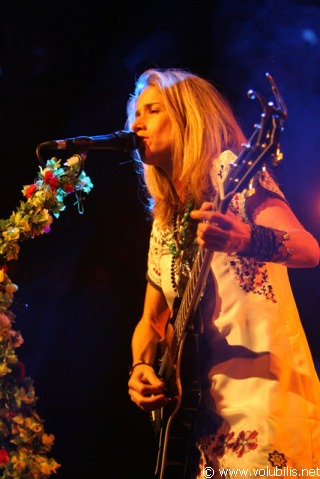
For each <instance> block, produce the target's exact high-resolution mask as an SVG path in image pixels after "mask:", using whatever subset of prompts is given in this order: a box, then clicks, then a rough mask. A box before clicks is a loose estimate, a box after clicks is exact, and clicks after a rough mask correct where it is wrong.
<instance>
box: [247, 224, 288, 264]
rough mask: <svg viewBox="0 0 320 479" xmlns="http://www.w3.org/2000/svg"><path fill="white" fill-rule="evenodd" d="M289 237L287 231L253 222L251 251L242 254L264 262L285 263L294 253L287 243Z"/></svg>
mask: <svg viewBox="0 0 320 479" xmlns="http://www.w3.org/2000/svg"><path fill="white" fill-rule="evenodd" d="M288 239H290V236H289V234H288V233H286V232H285V231H280V230H277V229H273V228H267V227H265V226H260V225H255V224H252V225H251V248H250V251H248V252H247V253H240V256H250V257H252V258H255V259H256V260H258V261H263V262H269V261H271V262H273V263H285V262H286V261H287V260H288V258H289V257H290V256H291V255H292V251H291V250H290V249H288V248H287V247H286V245H285V241H287V240H288Z"/></svg>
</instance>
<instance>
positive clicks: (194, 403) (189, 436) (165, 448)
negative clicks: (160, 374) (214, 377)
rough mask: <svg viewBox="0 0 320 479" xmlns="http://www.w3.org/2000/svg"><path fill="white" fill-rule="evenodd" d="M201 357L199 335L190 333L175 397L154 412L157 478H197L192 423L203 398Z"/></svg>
mask: <svg viewBox="0 0 320 479" xmlns="http://www.w3.org/2000/svg"><path fill="white" fill-rule="evenodd" d="M165 342H166V340H164V343H163V344H162V345H161V346H164V344H165ZM197 358H198V335H197V334H196V333H193V332H187V333H185V334H184V336H183V339H182V341H181V344H180V348H179V352H178V359H177V362H176V365H175V368H174V375H173V376H172V386H173V389H172V391H171V394H170V395H171V396H172V398H171V399H170V401H169V402H168V404H167V405H166V406H165V407H163V408H161V409H159V410H157V411H154V412H153V413H152V425H153V428H154V432H155V434H156V439H157V444H158V452H157V462H156V468H155V476H154V477H155V478H156V479H177V478H179V479H192V478H195V477H196V471H197V467H198V462H199V461H198V451H197V450H196V448H195V446H194V440H193V431H192V426H193V422H194V415H195V414H196V411H197V409H198V406H199V403H200V399H201V390H200V381H199V370H198V360H197ZM182 385H183V388H182ZM186 459H188V460H186Z"/></svg>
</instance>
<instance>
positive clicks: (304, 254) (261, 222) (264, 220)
mask: <svg viewBox="0 0 320 479" xmlns="http://www.w3.org/2000/svg"><path fill="white" fill-rule="evenodd" d="M251 216H252V218H253V222H252V223H253V225H256V226H257V227H258V228H257V229H259V226H261V227H265V228H267V229H269V228H270V229H271V230H275V232H276V235H277V238H283V245H282V247H283V248H284V250H283V251H282V252H281V254H277V251H276V250H275V251H274V253H275V254H274V255H270V256H272V258H269V259H267V260H266V261H274V262H281V263H283V264H285V265H286V266H287V267H290V268H312V267H315V266H317V265H318V264H319V256H320V254H319V253H320V250H319V244H318V242H317V240H316V239H315V238H314V237H313V236H312V235H311V234H310V233H309V232H308V231H307V230H306V229H305V228H304V227H303V226H302V224H301V223H300V222H299V220H298V219H297V217H296V216H295V215H294V213H293V212H292V210H291V209H290V207H289V206H288V204H287V203H286V202H285V201H282V200H281V199H278V198H276V197H271V196H269V197H266V198H264V199H263V202H262V203H259V205H258V206H257V207H256V208H254V209H253V211H252V215H251ZM191 217H192V218H193V219H195V220H198V221H199V223H198V229H197V241H198V243H199V245H200V246H202V247H204V248H207V249H209V250H213V251H224V252H227V253H235V252H237V253H240V254H242V255H244V256H252V257H255V255H256V254H259V248H258V249H256V248H255V246H256V245H254V244H253V243H254V241H255V237H254V235H253V230H256V228H255V226H253V227H252V226H251V225H250V224H248V223H245V222H243V221H242V220H241V219H240V218H239V217H238V216H237V215H235V214H234V213H232V212H231V211H230V210H229V211H228V213H227V214H221V213H219V212H216V211H213V210H212V203H209V202H205V203H203V205H202V206H201V208H200V209H199V210H194V211H192V212H191ZM267 229H266V230H265V231H264V233H265V236H266V241H264V240H261V235H260V239H259V240H260V243H261V245H262V247H261V248H260V249H263V246H264V243H266V244H267V246H266V249H267V248H269V249H270V246H269V245H268V241H269V238H268V232H269V231H268V230H267ZM262 230H264V229H263V228H262ZM270 233H271V231H270ZM259 234H260V233H259ZM277 241H278V239H277ZM269 243H270V241H269ZM261 253H263V251H261ZM259 259H261V258H259Z"/></svg>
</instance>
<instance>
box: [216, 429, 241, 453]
mask: <svg viewBox="0 0 320 479" xmlns="http://www.w3.org/2000/svg"><path fill="white" fill-rule="evenodd" d="M235 442H236V441H235V437H234V432H228V433H227V434H220V435H219V437H218V443H217V445H216V446H215V447H214V448H213V452H214V453H215V454H216V456H217V457H219V458H221V457H222V456H224V454H225V453H226V452H227V451H228V450H229V449H232V448H233V447H234V445H235Z"/></svg>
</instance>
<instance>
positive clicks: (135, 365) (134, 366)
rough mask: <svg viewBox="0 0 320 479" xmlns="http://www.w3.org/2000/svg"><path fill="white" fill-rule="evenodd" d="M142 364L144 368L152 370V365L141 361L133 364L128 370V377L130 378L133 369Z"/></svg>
mask: <svg viewBox="0 0 320 479" xmlns="http://www.w3.org/2000/svg"><path fill="white" fill-rule="evenodd" d="M142 364H145V365H146V366H150V368H153V366H152V364H149V363H145V362H144V361H141V362H140V363H136V364H134V365H133V366H132V367H131V369H130V371H129V377H131V376H132V373H133V370H134V368H136V367H137V366H141V365H142Z"/></svg>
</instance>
